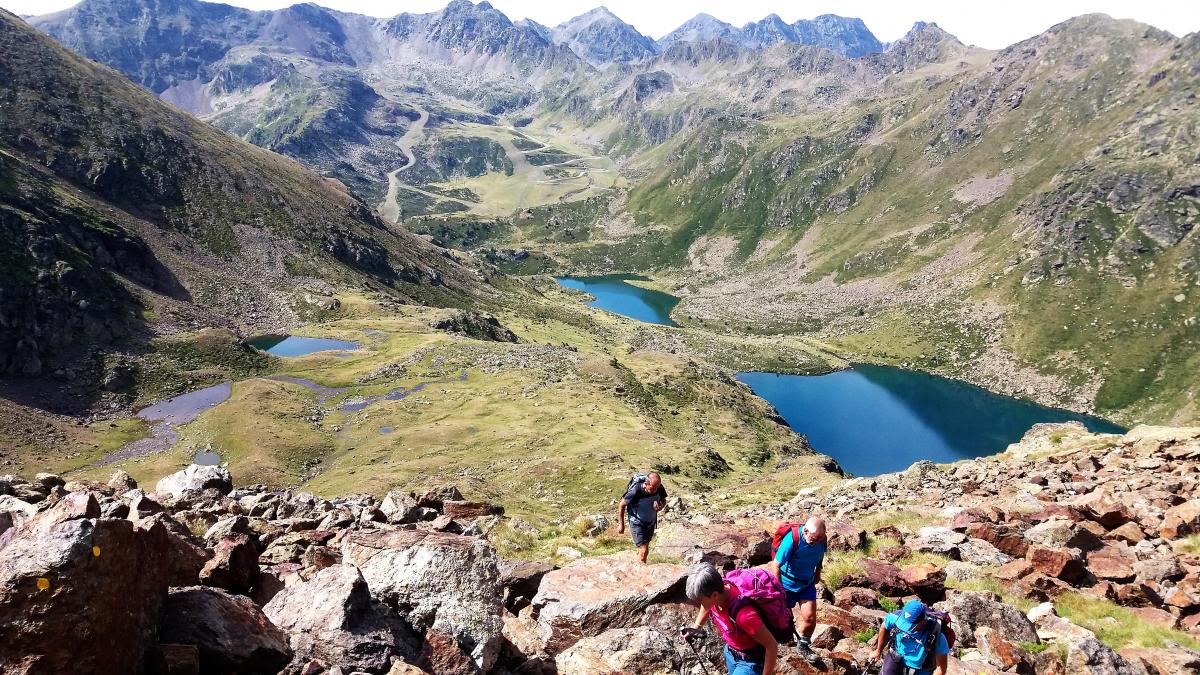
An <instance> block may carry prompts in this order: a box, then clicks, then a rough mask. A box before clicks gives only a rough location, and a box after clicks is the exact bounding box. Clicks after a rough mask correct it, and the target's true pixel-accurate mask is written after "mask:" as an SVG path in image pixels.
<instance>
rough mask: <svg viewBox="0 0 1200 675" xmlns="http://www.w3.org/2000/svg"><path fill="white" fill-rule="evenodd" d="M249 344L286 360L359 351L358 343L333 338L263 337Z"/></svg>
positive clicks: (254, 339) (251, 340)
mask: <svg viewBox="0 0 1200 675" xmlns="http://www.w3.org/2000/svg"><path fill="white" fill-rule="evenodd" d="M247 344H249V345H250V346H251V347H254V348H255V349H258V350H261V351H264V352H266V353H268V354H272V355H274V356H282V357H284V358H293V357H297V356H305V355H307V354H313V353H315V352H327V351H339V352H346V351H354V350H355V349H358V343H357V342H349V341H347V340H335V339H333V338H311V337H300V336H299V335H263V336H260V337H256V338H252V339H250V340H248V341H247Z"/></svg>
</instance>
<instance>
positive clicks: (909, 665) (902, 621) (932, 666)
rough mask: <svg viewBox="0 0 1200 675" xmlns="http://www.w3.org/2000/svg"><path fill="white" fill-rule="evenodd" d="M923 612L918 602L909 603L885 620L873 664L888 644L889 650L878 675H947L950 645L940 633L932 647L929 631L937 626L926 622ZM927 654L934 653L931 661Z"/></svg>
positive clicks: (934, 623) (931, 622)
mask: <svg viewBox="0 0 1200 675" xmlns="http://www.w3.org/2000/svg"><path fill="white" fill-rule="evenodd" d="M926 609H927V607H926V606H925V603H923V602H921V601H920V600H909V601H908V602H906V603H904V607H902V608H901V609H900V611H899V612H892V613H890V614H888V615H887V616H886V617H885V618H884V620H883V625H882V626H880V628H879V639H878V640H876V643H875V660H879V657H880V656H882V655H883V649H884V646H885V645H889V644H890V646H891V648H890V649H888V653H887V656H886V657H885V658H884V660H883V668H881V669H880V671H879V675H946V663H947V661H948V660H949V659H948V658H947V655H948V654H949V653H950V643H949V642H948V641H947V640H946V636H945V634H943V633H942V632H941V631H939V632H938V634H937V639H936V644H934V642H935V640H934V639H933V635H932V634H931V633H930V631H931V630H933V629H934V628H935V627H936V622H935V621H931V620H926V618H925V611H926ZM889 635H891V636H892V637H891V638H889V637H888V636H889ZM930 650H932V651H933V654H932V658H930V656H931V655H930V654H929V652H930Z"/></svg>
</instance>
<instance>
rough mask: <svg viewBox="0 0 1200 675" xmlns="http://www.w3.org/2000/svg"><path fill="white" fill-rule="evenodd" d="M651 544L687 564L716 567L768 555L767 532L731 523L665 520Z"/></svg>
mask: <svg viewBox="0 0 1200 675" xmlns="http://www.w3.org/2000/svg"><path fill="white" fill-rule="evenodd" d="M653 546H654V550H655V551H656V552H659V553H663V554H665V555H669V556H673V557H676V558H679V559H680V560H683V561H685V562H687V563H689V564H693V565H694V564H697V563H700V562H707V563H710V564H712V565H713V566H714V567H716V568H717V569H733V568H734V567H753V566H755V565H761V564H763V563H766V562H768V561H769V560H770V559H771V535H770V534H768V533H767V532H766V531H765V530H761V529H753V528H745V527H736V526H731V525H720V524H713V525H709V526H700V525H693V524H690V523H680V522H672V523H668V524H665V525H663V526H661V527H660V528H659V530H658V532H657V534H656V535H655V538H654V543H653Z"/></svg>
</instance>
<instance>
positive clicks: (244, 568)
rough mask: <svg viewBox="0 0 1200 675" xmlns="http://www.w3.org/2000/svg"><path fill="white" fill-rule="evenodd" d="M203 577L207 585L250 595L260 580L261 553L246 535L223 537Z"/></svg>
mask: <svg viewBox="0 0 1200 675" xmlns="http://www.w3.org/2000/svg"><path fill="white" fill-rule="evenodd" d="M199 577H200V583H201V584H202V585H204V586H216V587H217V588H223V589H225V590H227V591H229V592H230V593H240V594H243V595H244V594H246V593H249V592H250V588H251V587H252V586H254V582H255V580H257V579H258V551H256V550H255V549H254V544H253V543H251V541H250V537H248V536H246V535H244V534H231V535H226V536H224V537H221V540H220V541H218V542H217V545H216V546H214V547H213V557H212V558H211V559H210V560H209V561H208V562H207V563H205V564H204V567H203V568H201V570H200V575H199Z"/></svg>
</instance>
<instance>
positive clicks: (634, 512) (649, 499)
mask: <svg viewBox="0 0 1200 675" xmlns="http://www.w3.org/2000/svg"><path fill="white" fill-rule="evenodd" d="M666 507H667V490H666V488H664V487H663V484H662V478H661V477H660V476H659V475H658V474H657V473H655V472H653V471H651V472H650V473H648V474H646V475H645V476H642V475H641V474H638V475H637V476H634V478H633V480H631V481H629V488H628V489H627V490H626V492H625V496H624V497H622V498H621V506H620V508H619V509H617V534H625V520H626V515H627V514H628V519H629V529H630V530H631V531H632V532H633V544H634V545H635V546H637V547H638V560H640V561H642V562H643V563H644V562H646V556H648V555H650V540H651V539H653V538H654V529H655V528H656V527H658V512H659V511H662V510H663V509H665V508H666Z"/></svg>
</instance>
